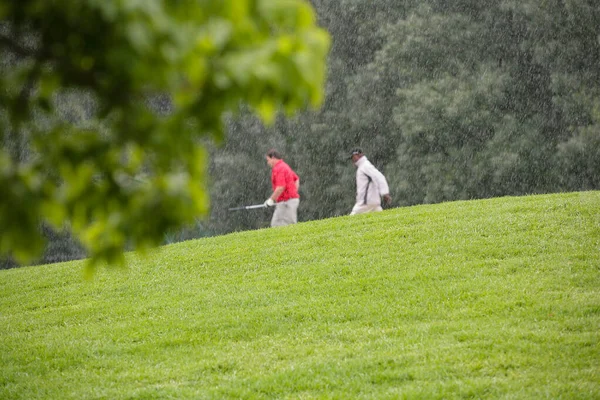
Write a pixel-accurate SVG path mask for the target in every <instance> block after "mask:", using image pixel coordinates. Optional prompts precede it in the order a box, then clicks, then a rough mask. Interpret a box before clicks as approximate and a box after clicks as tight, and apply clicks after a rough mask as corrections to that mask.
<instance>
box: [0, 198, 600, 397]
mask: <svg viewBox="0 0 600 400" xmlns="http://www.w3.org/2000/svg"><path fill="white" fill-rule="evenodd" d="M149 217H151V216H149ZM129 260H130V265H129V269H128V270H127V271H123V270H107V269H100V270H98V271H97V274H96V276H95V278H94V279H93V280H92V281H84V280H83V279H82V275H83V274H82V271H83V263H82V262H71V263H63V264H55V265H46V266H37V267H28V268H21V269H14V270H6V271H0V367H1V368H0V398H1V399H36V398H46V399H88V398H89V399H171V398H189V399H204V398H205V399H220V398H231V399H237V398H253V399H254V398H255V399H267V398H289V399H298V398H302V399H307V398H337V399H361V398H375V399H396V398H410V399H412V398H422V399H433V398H444V399H452V398H504V399H529V398H536V399H539V398H548V399H557V398H563V399H598V398H600V192H584V193H569V194H559V195H543V196H531V197H518V198H509V197H506V198H498V199H491V200H484V201H468V202H452V203H444V204H438V205H427V206H417V207H408V208H401V209H394V210H388V211H385V212H383V213H378V214H371V215H366V216H356V217H341V218H333V219H328V220H322V221H315V222H310V223H303V224H298V225H296V226H291V227H286V228H278V229H264V230H259V231H252V232H243V233H237V234H231V235H226V236H221V237H215V238H209V239H201V240H195V241H189V242H185V243H180V244H175V245H170V246H166V247H163V248H162V249H161V250H160V252H158V253H156V254H152V255H151V256H149V257H147V258H140V257H138V256H135V255H130V256H129Z"/></svg>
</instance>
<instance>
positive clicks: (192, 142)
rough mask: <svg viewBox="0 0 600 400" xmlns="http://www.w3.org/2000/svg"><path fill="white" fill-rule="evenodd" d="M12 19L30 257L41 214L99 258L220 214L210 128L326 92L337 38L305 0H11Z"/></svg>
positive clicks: (6, 93) (20, 248)
mask: <svg viewBox="0 0 600 400" xmlns="http://www.w3.org/2000/svg"><path fill="white" fill-rule="evenodd" d="M0 20H2V21H3V22H2V25H1V28H0V52H1V54H2V63H1V64H0V76H1V79H0V124H1V132H2V139H3V147H2V150H1V151H0V187H2V191H3V194H2V197H1V198H0V221H1V225H2V239H1V243H0V253H2V254H10V255H12V256H13V257H15V258H16V259H17V260H20V261H25V260H28V259H31V256H32V255H34V254H39V252H40V251H41V250H42V248H43V236H42V234H41V232H40V230H39V229H38V227H39V224H40V221H43V220H47V221H49V222H50V223H52V224H53V225H54V226H55V227H61V226H62V225H63V224H64V223H65V221H69V224H70V228H71V229H72V231H73V232H74V233H75V234H76V235H77V237H78V238H79V239H80V241H81V243H82V244H83V245H84V247H85V248H86V249H87V251H88V252H89V255H90V256H91V260H92V261H98V260H106V261H108V262H111V263H112V262H118V261H120V260H122V253H123V250H124V249H126V248H127V247H128V246H134V247H136V248H145V247H147V246H152V245H156V244H159V243H161V242H162V240H163V237H164V233H165V232H167V231H169V230H173V229H176V228H178V227H180V226H181V225H182V224H184V223H190V222H192V221H194V219H195V218H196V217H198V216H201V215H205V214H206V213H207V212H208V210H209V200H208V194H207V193H206V191H205V189H204V184H205V181H206V180H207V172H206V168H207V165H206V158H207V152H206V150H205V147H204V146H203V145H202V144H201V140H200V138H202V137H207V138H212V139H213V140H214V141H216V142H220V141H222V139H223V115H224V113H226V112H229V111H233V112H235V111H236V110H237V108H238V107H239V105H240V103H246V104H248V105H249V107H250V108H251V109H252V110H254V111H256V112H257V113H258V115H259V116H260V117H261V118H262V120H263V121H266V122H270V121H272V120H273V119H274V117H275V114H276V112H277V111H278V110H280V109H283V110H284V111H285V112H286V113H288V114H291V113H292V112H293V111H294V110H297V109H299V108H302V107H305V106H307V105H312V106H317V105H319V104H320V103H321V101H322V84H323V80H324V76H325V75H324V73H325V57H326V53H327V51H328V47H329V37H328V35H327V33H326V32H325V31H324V30H322V29H320V28H318V27H317V26H316V20H315V15H314V13H313V10H312V8H311V7H310V5H309V4H308V3H306V2H304V1H301V0H286V1H281V0H259V1H250V0H229V1H220V0H219V1H216V0H203V1H197V0H184V1H177V2H172V1H159V0H154V1H145V2H116V1H101V2H98V1H95V0H83V1H79V2H72V1H67V0H63V1H53V2H47V1H44V0H22V1H18V2H14V1H2V2H1V3H0ZM69 95H72V96H74V97H75V98H76V99H77V102H78V107H74V108H73V109H72V110H71V111H70V114H71V115H70V117H69V116H67V117H65V115H64V114H62V115H61V113H60V112H59V109H60V107H61V105H64V102H62V100H61V99H64V98H65V96H69ZM165 99H166V100H165ZM71 105H72V103H71ZM78 109H79V110H80V112H79V111H77V110H78ZM161 111H162V112H161ZM78 115H79V117H78Z"/></svg>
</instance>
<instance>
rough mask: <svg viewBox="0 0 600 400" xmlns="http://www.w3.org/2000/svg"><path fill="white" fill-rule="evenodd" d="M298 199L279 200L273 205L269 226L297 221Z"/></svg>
mask: <svg viewBox="0 0 600 400" xmlns="http://www.w3.org/2000/svg"><path fill="white" fill-rule="evenodd" d="M299 204H300V199H289V200H287V201H280V202H278V203H277V204H276V205H275V211H274V212H273V218H271V226H285V225H290V224H295V223H296V222H298V205H299Z"/></svg>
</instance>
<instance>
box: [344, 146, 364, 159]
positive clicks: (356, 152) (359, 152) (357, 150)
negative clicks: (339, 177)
mask: <svg viewBox="0 0 600 400" xmlns="http://www.w3.org/2000/svg"><path fill="white" fill-rule="evenodd" d="M357 154H363V152H362V149H359V148H358V147H357V148H355V149H352V152H351V153H350V157H348V159H349V160H351V159H352V156H355V155H357Z"/></svg>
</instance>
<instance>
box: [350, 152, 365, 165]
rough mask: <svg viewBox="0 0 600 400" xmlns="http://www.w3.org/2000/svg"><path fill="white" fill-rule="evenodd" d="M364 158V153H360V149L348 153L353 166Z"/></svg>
mask: <svg viewBox="0 0 600 400" xmlns="http://www.w3.org/2000/svg"><path fill="white" fill-rule="evenodd" d="M362 156H364V153H363V152H362V150H361V149H359V148H356V149H352V152H351V153H350V160H352V162H353V163H354V164H356V162H357V161H358V160H359V159H360V158H361V157H362Z"/></svg>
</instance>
